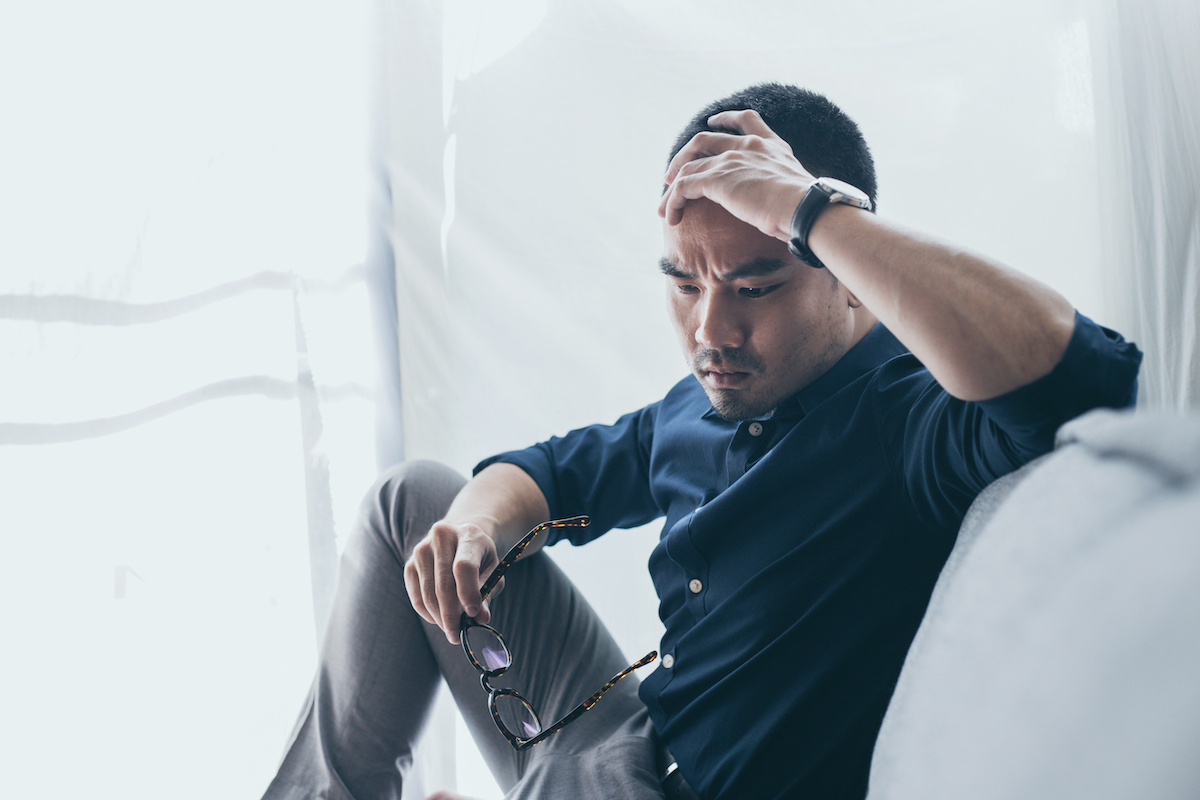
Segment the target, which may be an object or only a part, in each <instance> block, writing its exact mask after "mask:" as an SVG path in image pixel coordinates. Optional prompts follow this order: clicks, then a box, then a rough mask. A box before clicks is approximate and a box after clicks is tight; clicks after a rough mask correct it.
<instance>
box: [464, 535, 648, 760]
mask: <svg viewBox="0 0 1200 800" xmlns="http://www.w3.org/2000/svg"><path fill="white" fill-rule="evenodd" d="M590 522H591V520H590V519H588V518H587V517H586V516H579V517H570V518H568V519H556V520H551V521H550V522H543V523H542V524H541V525H538V526H537V527H536V528H534V529H533V530H531V531H530V532H529V533H527V534H525V538H523V539H521V541H519V542H517V543H516V544H515V545H513V548H512V549H511V550H509V551H508V555H506V556H505V557H504V560H503V561H501V562H500V563H499V564H498V565H497V566H496V568H495V569H494V570H492V574H491V575H489V576H488V579H487V581H485V582H484V584H483V586H482V587H480V589H479V593H480V594H481V595H483V599H484V600H486V599H487V597H488V595H489V594H490V593H491V591H492V590H493V589H495V588H496V584H497V583H499V582H500V579H501V578H502V577H504V573H505V572H506V571H507V570H508V568H509V567H511V566H512V565H513V564H514V563H516V561H517V559H518V558H520V557H521V553H523V552H524V551H525V548H526V547H528V546H529V544H530V543H531V542H532V541H533V540H534V539H535V538H536V537H537V535H538V534H539V533H541V532H542V531H544V530H546V529H548V528H582V527H585V526H587V525H588V524H589V523H590ZM459 632H460V633H461V641H462V649H463V652H464V653H466V654H467V658H469V659H470V660H471V663H472V664H473V665H474V666H475V669H476V670H478V671H479V682H480V684H482V685H483V690H484V691H485V692H487V693H488V704H489V706H490V707H491V710H492V719H494V720H495V721H496V727H497V728H499V729H500V732H501V733H502V734H504V738H506V739H508V742H509V744H511V745H512V746H513V747H514V748H515V749H517V750H525V749H526V748H529V747H533V746H534V745H535V744H537V743H539V742H542V741H545V740H546V739H547V738H548V737H550V736H552V735H553V734H555V733H558V732H559V731H561V730H562V729H563V728H565V727H566V726H567V725H569V724H571V723H572V722H574V721H575V720H577V719H579V718H580V717H581V716H583V714H584V712H586V711H587V710H588V709H590V708H591V707H592V706H594V705H596V701H598V700H599V699H600V698H601V697H603V696H604V693H605V692H607V691H608V690H609V689H611V688H613V687H614V686H616V685H617V681H619V680H621V678H624V677H625V676H626V675H628V674H630V673H631V672H633V671H634V670H636V669H638V668H640V667H644V666H646V665H647V664H649V663H650V662H651V661H653V660H654V659H656V658H658V651H656V650H651V651H650V652H649V653H647V654H646V656H645V658H643V659H641V660H640V661H637V662H635V663H633V664H631V665H630V666H628V667H626V668H625V669H623V670H621V671H620V672H618V673H617V674H616V675H614V676H613V679H612V680H610V681H609V682H608V683H606V684H604V685H603V686H601V687H600V690H599V691H597V692H596V693H595V694H593V695H592V696H591V697H589V698H588V699H587V700H584V701H583V702H582V703H580V704H579V705H578V706H576V707H575V709H574V710H573V711H572V712H571V713H569V714H567V715H566V716H565V717H563V718H562V719H560V720H559V721H558V722H556V723H554V724H553V725H551V726H550V727H548V728H543V727H542V723H541V721H540V720H539V719H538V715H537V712H536V711H534V710H533V706H532V705H530V704H529V701H528V700H526V699H525V698H524V697H522V696H521V695H520V693H519V692H517V691H516V690H515V689H503V688H497V687H495V686H492V684H491V683H490V682H489V679H491V678H496V677H499V676H500V675H503V674H504V673H505V671H507V670H508V668H509V667H511V666H512V663H513V657H512V653H511V652H509V649H508V646H507V645H505V644H504V637H503V636H501V635H500V632H499V631H497V630H496V629H495V628H493V627H491V626H490V625H483V624H481V623H478V622H476V621H475V619H474V617H468V616H467V614H466V612H465V611H464V612H463V615H462V620H461V622H460V623H459Z"/></svg>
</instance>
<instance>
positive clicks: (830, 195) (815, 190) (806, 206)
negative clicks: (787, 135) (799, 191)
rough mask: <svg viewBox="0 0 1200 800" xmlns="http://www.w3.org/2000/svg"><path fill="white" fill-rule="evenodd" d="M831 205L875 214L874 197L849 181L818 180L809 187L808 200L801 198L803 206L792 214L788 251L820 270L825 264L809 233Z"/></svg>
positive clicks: (805, 194)
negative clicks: (813, 246) (814, 252)
mask: <svg viewBox="0 0 1200 800" xmlns="http://www.w3.org/2000/svg"><path fill="white" fill-rule="evenodd" d="M830 203H845V204H846V205H848V206H853V207H854V208H861V209H863V210H865V211H874V204H873V203H872V202H871V198H870V197H868V196H867V195H866V193H865V192H863V191H862V190H861V189H858V188H857V187H854V186H851V185H850V184H848V183H846V182H845V181H840V180H837V179H836V178H817V179H816V180H815V181H813V183H812V185H811V186H809V187H808V191H806V192H805V193H804V197H803V198H801V200H800V204H799V205H798V206H796V212H795V213H794V214H792V226H791V229H790V230H789V234H790V238H789V239H788V250H790V251H791V252H792V255H794V256H795V257H796V258H798V259H800V260H801V261H803V262H804V263H805V264H808V265H809V266H810V267H816V268H817V269H824V267H825V265H824V264H822V263H821V259H819V258H817V257H816V255H814V254H813V251H812V249H811V248H810V247H809V246H808V232H809V231H810V230H812V226H813V223H814V222H816V221H817V217H819V216H821V212H822V211H824V210H825V209H826V208H827V207H828V206H829V204H830Z"/></svg>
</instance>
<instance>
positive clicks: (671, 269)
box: [658, 256, 696, 278]
mask: <svg viewBox="0 0 1200 800" xmlns="http://www.w3.org/2000/svg"><path fill="white" fill-rule="evenodd" d="M658 268H659V269H660V270H662V274H663V275H666V276H668V277H671V278H694V277H696V276H695V275H693V274H692V273H690V272H686V271H684V270H683V269H681V268H680V267H679V266H678V265H677V264H675V263H674V262H672V261H671V260H670V259H668V258H667V257H665V256H664V257H663V258H660V259H659V260H658Z"/></svg>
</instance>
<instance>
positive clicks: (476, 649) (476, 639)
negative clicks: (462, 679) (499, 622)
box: [467, 625, 512, 673]
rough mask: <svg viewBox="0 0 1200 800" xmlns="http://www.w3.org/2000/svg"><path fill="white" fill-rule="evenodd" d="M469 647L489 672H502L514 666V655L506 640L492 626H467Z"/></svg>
mask: <svg viewBox="0 0 1200 800" xmlns="http://www.w3.org/2000/svg"><path fill="white" fill-rule="evenodd" d="M467 648H468V649H469V650H470V651H471V654H472V655H474V656H475V660H476V661H478V662H479V663H480V665H481V666H483V668H484V669H486V670H487V671H488V672H489V673H500V672H503V671H504V670H506V669H508V668H509V667H510V666H512V656H511V655H510V654H509V652H508V648H507V647H505V646H504V641H503V640H502V639H501V638H500V637H499V636H497V635H496V633H495V632H494V631H493V630H491V629H490V628H485V627H483V626H481V625H474V626H472V627H470V628H467Z"/></svg>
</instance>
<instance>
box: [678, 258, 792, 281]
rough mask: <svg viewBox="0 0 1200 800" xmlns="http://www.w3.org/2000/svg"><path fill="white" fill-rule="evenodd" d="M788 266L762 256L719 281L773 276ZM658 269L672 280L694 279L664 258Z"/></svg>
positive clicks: (785, 262)
mask: <svg viewBox="0 0 1200 800" xmlns="http://www.w3.org/2000/svg"><path fill="white" fill-rule="evenodd" d="M788 266H791V264H789V262H787V261H784V260H783V259H779V258H767V257H766V256H762V257H760V258H756V259H754V260H753V261H747V262H746V263H745V264H742V265H741V266H740V267H737V268H735V269H733V270H730V271H729V272H727V273H725V274H724V275H722V276H721V277H720V278H719V280H720V281H721V282H722V283H729V282H730V281H737V280H742V279H744V278H764V277H766V276H768V275H774V274H775V273H776V272H778V271H779V270H781V269H784V268H786V267H788ZM658 268H659V269H661V270H662V272H663V274H664V275H668V276H670V277H672V278H683V279H687V278H694V277H696V276H695V275H693V274H692V273H690V272H688V271H687V270H685V269H683V268H682V267H680V266H679V265H678V264H676V263H675V262H673V261H671V260H670V259H669V258H666V257H665V256H664V257H663V258H660V259H659V260H658Z"/></svg>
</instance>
